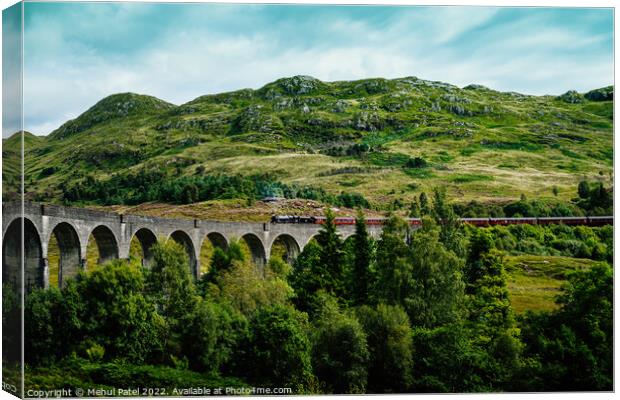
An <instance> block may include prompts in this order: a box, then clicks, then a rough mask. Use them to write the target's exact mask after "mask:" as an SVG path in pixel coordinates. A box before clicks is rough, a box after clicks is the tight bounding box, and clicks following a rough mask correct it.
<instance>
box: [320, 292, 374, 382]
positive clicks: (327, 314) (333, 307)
mask: <svg viewBox="0 0 620 400" xmlns="http://www.w3.org/2000/svg"><path fill="white" fill-rule="evenodd" d="M319 302H320V306H319V311H318V316H317V318H316V321H315V324H314V325H315V326H314V329H313V331H312V364H313V366H314V371H315V374H316V376H317V378H318V379H319V381H320V382H321V383H322V384H324V385H325V388H324V389H325V390H326V391H327V392H328V393H364V392H365V391H366V381H367V374H368V372H367V363H368V358H369V353H368V346H367V343H366V334H365V333H364V330H363V329H362V327H361V325H360V323H359V321H358V320H357V318H356V317H355V316H354V315H353V314H351V313H347V312H342V311H341V310H340V308H339V307H338V302H337V299H335V298H334V297H332V296H330V295H329V294H327V293H325V292H322V293H321V294H320V295H319Z"/></svg>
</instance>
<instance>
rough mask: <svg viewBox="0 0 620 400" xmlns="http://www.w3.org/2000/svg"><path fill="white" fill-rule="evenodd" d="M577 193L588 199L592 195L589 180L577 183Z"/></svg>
mask: <svg viewBox="0 0 620 400" xmlns="http://www.w3.org/2000/svg"><path fill="white" fill-rule="evenodd" d="M577 194H578V195H579V197H580V198H582V199H588V198H589V197H590V185H589V184H588V182H587V181H581V182H579V185H577Z"/></svg>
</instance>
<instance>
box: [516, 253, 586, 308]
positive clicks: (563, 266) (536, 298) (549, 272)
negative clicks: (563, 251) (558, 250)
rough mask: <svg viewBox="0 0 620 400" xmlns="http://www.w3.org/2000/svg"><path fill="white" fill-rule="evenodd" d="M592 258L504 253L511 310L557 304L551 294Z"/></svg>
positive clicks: (584, 266) (547, 306)
mask: <svg viewBox="0 0 620 400" xmlns="http://www.w3.org/2000/svg"><path fill="white" fill-rule="evenodd" d="M596 263H597V262H596V261H592V260H589V259H584V258H570V257H557V256H534V255H521V256H508V257H506V270H507V272H508V275H509V281H508V290H509V292H510V299H511V302H512V307H513V308H514V310H515V312H517V313H523V312H525V311H527V310H531V311H549V310H553V309H555V308H556V307H557V304H556V303H555V297H556V296H558V295H559V294H560V292H561V290H560V288H561V286H562V285H563V284H564V283H565V282H566V277H567V275H568V274H570V273H571V272H573V271H577V270H581V269H586V268H591V267H592V266H593V265H594V264H596Z"/></svg>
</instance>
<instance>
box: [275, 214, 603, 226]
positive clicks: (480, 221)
mask: <svg viewBox="0 0 620 400" xmlns="http://www.w3.org/2000/svg"><path fill="white" fill-rule="evenodd" d="M385 220H386V218H367V219H366V225H383V223H384V222H385ZM461 221H462V222H463V223H465V224H470V225H474V226H494V225H519V224H525V225H551V224H564V225H589V226H604V225H613V223H614V217H613V216H596V217H539V218H528V217H525V218H503V217H502V218H461ZM407 222H408V223H409V224H410V225H412V226H416V225H421V224H422V220H421V219H420V218H408V219H407ZM271 223H272V224H324V223H325V217H313V216H299V215H274V216H272V217H271ZM334 223H335V224H336V225H355V218H352V217H337V218H335V219H334Z"/></svg>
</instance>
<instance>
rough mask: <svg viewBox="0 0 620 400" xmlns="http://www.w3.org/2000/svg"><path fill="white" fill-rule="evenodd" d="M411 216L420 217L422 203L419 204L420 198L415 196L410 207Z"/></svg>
mask: <svg viewBox="0 0 620 400" xmlns="http://www.w3.org/2000/svg"><path fill="white" fill-rule="evenodd" d="M409 217H410V218H420V205H419V204H418V200H417V199H416V198H415V197H414V198H413V201H412V202H411V207H410V208H409Z"/></svg>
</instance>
